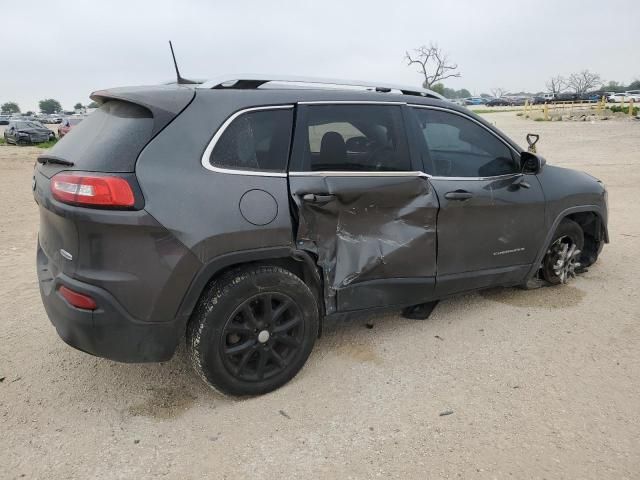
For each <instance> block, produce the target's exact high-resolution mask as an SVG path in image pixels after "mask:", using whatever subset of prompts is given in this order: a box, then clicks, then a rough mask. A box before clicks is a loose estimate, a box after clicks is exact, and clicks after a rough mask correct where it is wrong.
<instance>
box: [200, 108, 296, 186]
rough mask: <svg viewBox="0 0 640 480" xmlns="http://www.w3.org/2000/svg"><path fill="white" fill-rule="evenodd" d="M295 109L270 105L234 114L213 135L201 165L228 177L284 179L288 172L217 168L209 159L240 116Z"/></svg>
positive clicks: (245, 109) (246, 109)
mask: <svg viewBox="0 0 640 480" xmlns="http://www.w3.org/2000/svg"><path fill="white" fill-rule="evenodd" d="M293 107H294V106H293V104H287V105H268V106H262V107H250V108H244V109H242V110H238V111H237V112H235V113H233V114H232V115H231V116H230V117H229V118H227V119H226V120H225V121H224V122H223V124H222V125H221V126H220V128H219V129H218V131H217V132H216V133H215V134H214V135H213V138H212V139H211V140H210V141H209V143H208V144H207V148H205V150H204V153H203V154H202V159H201V161H200V163H201V164H202V166H203V167H204V168H206V169H207V170H210V171H212V172H217V173H225V174H228V175H249V176H258V177H282V178H284V177H286V176H287V173H286V172H268V171H261V170H248V169H235V168H224V167H216V166H214V165H212V164H211V162H210V161H209V159H210V158H211V153H212V152H213V149H214V148H215V146H216V143H218V140H220V137H221V136H222V134H223V133H224V132H225V130H226V129H227V128H228V127H229V125H231V123H232V122H233V121H234V120H235V119H236V118H238V117H239V116H240V115H243V114H245V113H250V112H260V111H265V110H287V109H292V108H293Z"/></svg>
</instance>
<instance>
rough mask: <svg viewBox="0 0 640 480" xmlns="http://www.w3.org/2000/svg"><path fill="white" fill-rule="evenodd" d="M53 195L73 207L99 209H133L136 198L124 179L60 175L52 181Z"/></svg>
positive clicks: (71, 174) (55, 176) (69, 174)
mask: <svg viewBox="0 0 640 480" xmlns="http://www.w3.org/2000/svg"><path fill="white" fill-rule="evenodd" d="M51 193H52V194H53V197H54V198H55V199H56V200H59V201H60V202H64V203H70V204H73V205H86V206H99V207H120V208H122V207H133V205H134V204H135V197H134V195H133V190H132V189H131V185H129V182H127V181H126V180H125V179H124V178H120V177H114V176H106V175H105V176H97V175H95V176H92V175H87V174H75V173H58V174H57V175H54V176H53V178H52V179H51Z"/></svg>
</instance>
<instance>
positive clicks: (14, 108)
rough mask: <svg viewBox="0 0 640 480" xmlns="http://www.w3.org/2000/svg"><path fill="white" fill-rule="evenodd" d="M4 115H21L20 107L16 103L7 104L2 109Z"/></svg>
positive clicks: (0, 108)
mask: <svg viewBox="0 0 640 480" xmlns="http://www.w3.org/2000/svg"><path fill="white" fill-rule="evenodd" d="M0 110H2V113H4V114H5V115H11V114H12V113H20V107H19V106H18V104H17V103H16V102H7V103H4V104H3V105H2V107H0Z"/></svg>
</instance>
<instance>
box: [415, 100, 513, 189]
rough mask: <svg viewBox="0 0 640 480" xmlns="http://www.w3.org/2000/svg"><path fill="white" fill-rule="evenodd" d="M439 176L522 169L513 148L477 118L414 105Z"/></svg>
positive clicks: (433, 169)
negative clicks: (475, 119)
mask: <svg viewBox="0 0 640 480" xmlns="http://www.w3.org/2000/svg"><path fill="white" fill-rule="evenodd" d="M414 111H415V113H416V116H417V119H418V124H419V128H420V131H421V132H422V135H423V138H424V147H425V148H426V150H427V155H425V157H426V158H427V159H428V161H427V162H425V163H428V164H429V163H430V168H429V169H430V170H431V171H430V172H428V173H430V174H432V175H435V176H438V177H494V176H498V175H507V174H510V173H516V172H517V171H518V168H517V165H516V162H515V160H514V157H513V155H512V153H511V149H510V148H509V147H508V146H507V145H506V144H505V143H504V142H502V141H501V140H499V139H498V138H496V136H495V135H493V134H491V133H490V132H488V131H487V130H486V129H485V128H483V127H481V126H480V125H478V124H476V123H475V122H473V121H471V120H469V119H467V118H464V117H463V116H461V115H456V114H454V113H448V112H443V111H440V110H431V109H423V108H415V109H414Z"/></svg>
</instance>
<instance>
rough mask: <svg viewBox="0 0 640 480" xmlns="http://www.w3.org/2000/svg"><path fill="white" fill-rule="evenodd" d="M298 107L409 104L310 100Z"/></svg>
mask: <svg viewBox="0 0 640 480" xmlns="http://www.w3.org/2000/svg"><path fill="white" fill-rule="evenodd" d="M298 105H398V106H402V105H407V102H392V101H387V102H385V101H384V100H310V101H307V102H298Z"/></svg>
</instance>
